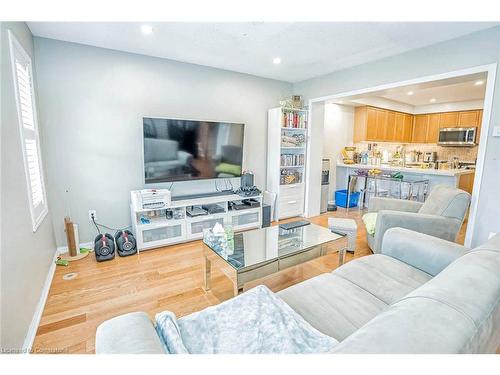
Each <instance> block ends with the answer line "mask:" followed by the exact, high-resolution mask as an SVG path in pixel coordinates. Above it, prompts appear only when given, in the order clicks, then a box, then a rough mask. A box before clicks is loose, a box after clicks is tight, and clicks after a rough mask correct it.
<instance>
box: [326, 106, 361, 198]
mask: <svg viewBox="0 0 500 375" xmlns="http://www.w3.org/2000/svg"><path fill="white" fill-rule="evenodd" d="M353 132H354V107H351V106H346V105H339V104H325V124H324V138H323V158H326V159H330V189H329V197H330V198H329V200H333V193H334V192H335V189H336V186H335V180H336V169H337V159H338V157H339V155H340V153H341V151H342V149H343V148H344V147H345V146H349V145H352V141H353Z"/></svg>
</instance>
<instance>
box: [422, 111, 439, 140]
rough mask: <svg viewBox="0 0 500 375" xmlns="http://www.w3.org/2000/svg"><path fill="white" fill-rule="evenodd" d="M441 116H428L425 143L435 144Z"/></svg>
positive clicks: (437, 114)
mask: <svg viewBox="0 0 500 375" xmlns="http://www.w3.org/2000/svg"><path fill="white" fill-rule="evenodd" d="M440 117H441V115H440V114H439V113H433V114H430V115H429V123H428V125H427V135H426V137H425V142H426V143H437V142H438V138H439V128H440V125H439V121H440Z"/></svg>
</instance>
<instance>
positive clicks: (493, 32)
mask: <svg viewBox="0 0 500 375" xmlns="http://www.w3.org/2000/svg"><path fill="white" fill-rule="evenodd" d="M499 41H500V27H495V28H492V29H487V30H484V31H481V32H477V33H474V34H470V35H467V36H464V37H461V38H457V39H453V40H450V41H447V42H443V43H439V44H435V45H432V46H429V47H425V48H421V49H417V50H413V51H410V52H407V53H404V54H400V55H397V56H393V57H389V58H385V59H382V60H378V61H374V62H370V63H366V64H363V65H359V66H356V67H353V68H350V69H345V70H342V71H338V72H334V73H331V74H327V75H324V76H321V77H317V78H314V79H310V80H307V81H303V82H298V83H295V84H294V93H296V94H301V95H304V97H305V99H306V100H308V99H313V98H318V97H322V96H327V95H334V94H340V93H343V92H347V91H352V90H358V89H364V88H369V87H374V86H378V85H383V84H388V83H393V82H399V81H404V80H409V79H414V78H419V77H423V76H429V75H434V74H440V73H446V72H450V71H455V70H461V69H465V68H470V67H474V66H479V65H486V64H492V63H499V62H500V42H499ZM499 73H500V72H499V71H498V67H497V78H496V83H495V94H494V97H493V108H492V113H491V122H490V129H489V134H488V138H487V144H486V159H485V163H484V173H483V179H482V181H481V190H480V196H479V201H478V211H477V219H476V227H475V234H474V236H473V238H472V246H473V247H474V246H477V245H479V244H481V243H483V242H484V241H486V239H487V238H488V234H489V233H490V232H500V219H499V217H498V212H499V210H500V194H499V191H500V184H499V183H498V176H500V162H499V155H500V137H492V136H491V133H492V131H493V126H495V125H500V76H499ZM313 121H314V111H313ZM313 125H314V122H313ZM322 142H323V140H322V139H317V138H316V139H314V138H313V139H312V140H311V149H312V150H321V149H322ZM321 157H322V155H321V154H320V153H319V152H316V153H313V154H312V155H311V159H310V165H311V169H312V170H311V174H310V176H315V175H317V174H318V173H319V172H318V171H317V170H316V169H318V170H320V168H321ZM318 184H319V180H318ZM316 190H317V189H314V188H313V189H311V190H310V192H311V194H315V191H316ZM317 212H319V202H318V205H317ZM309 214H312V215H314V214H316V212H315V210H314V209H313V210H310V211H309Z"/></svg>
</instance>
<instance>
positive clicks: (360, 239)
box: [33, 209, 465, 353]
mask: <svg viewBox="0 0 500 375" xmlns="http://www.w3.org/2000/svg"><path fill="white" fill-rule="evenodd" d="M333 216H335V217H350V218H353V219H355V220H356V221H357V223H358V236H357V241H356V251H355V253H354V254H347V256H346V261H349V260H351V259H353V258H357V257H362V256H365V255H369V254H371V251H370V249H369V248H368V246H367V243H366V240H365V234H366V232H365V229H364V225H363V223H362V221H361V215H360V213H359V212H358V211H357V210H351V212H349V214H346V212H345V210H343V209H339V210H338V211H336V212H332V213H326V214H322V215H320V216H317V217H314V218H310V219H309V220H310V221H311V222H313V223H316V224H318V225H322V226H325V227H326V226H327V222H328V217H333ZM464 232H465V226H464V227H463V228H462V231H461V234H460V236H459V242H462V243H463V237H464ZM202 260H203V258H202V245H201V241H194V242H190V243H185V244H179V245H173V246H169V247H165V248H161V249H155V250H150V251H144V252H142V253H141V254H140V255H136V256H130V257H125V258H121V257H116V258H115V259H114V260H112V261H109V262H103V263H98V262H96V260H95V257H94V256H93V254H92V255H91V256H88V257H86V258H84V259H83V260H81V261H78V262H75V263H71V264H70V265H69V266H68V267H62V266H58V267H57V269H56V272H55V275H54V279H53V281H52V285H51V288H50V292H49V296H48V299H47V303H46V305H45V309H44V312H43V316H42V319H41V322H40V326H39V327H38V331H37V334H36V338H35V342H34V345H33V348H34V350H35V351H36V352H51V353H52V352H57V353H93V352H94V341H95V331H96V328H97V326H98V325H99V324H101V323H102V322H103V321H105V320H107V319H110V318H112V317H114V316H117V315H120V314H124V313H127V312H132V311H145V312H147V313H148V314H149V315H150V316H151V318H154V315H155V314H156V313H158V312H160V311H163V310H170V311H173V312H174V313H175V314H176V315H177V316H183V315H187V314H190V313H192V312H194V311H198V310H201V309H203V308H205V307H208V306H210V305H215V304H218V303H220V302H222V301H224V300H226V299H229V298H231V297H232V291H233V289H232V284H231V282H230V281H229V280H228V279H227V278H226V277H225V276H224V275H223V274H221V273H220V272H218V270H217V269H214V270H212V289H211V290H210V291H209V292H205V291H204V290H203V288H202ZM337 266H338V254H336V253H334V254H328V255H326V256H324V257H322V258H318V259H315V260H312V261H310V262H308V263H305V264H303V265H301V266H297V267H293V268H290V269H288V270H284V271H281V272H279V273H278V274H275V275H272V276H269V277H267V278H265V279H261V280H260V281H259V282H255V283H253V284H252V283H249V284H247V285H246V286H245V288H249V287H252V286H253V285H255V284H257V283H263V284H265V285H267V286H268V287H269V288H271V289H272V290H273V291H278V290H281V289H284V288H286V287H288V286H290V285H293V284H295V283H297V282H300V281H302V280H305V279H309V278H311V277H314V276H316V275H318V274H321V273H324V272H329V271H332V270H333V269H335V268H336V267H337ZM70 272H77V273H78V276H77V277H76V278H75V279H73V280H68V281H65V280H63V279H62V277H63V275H65V274H67V273H70Z"/></svg>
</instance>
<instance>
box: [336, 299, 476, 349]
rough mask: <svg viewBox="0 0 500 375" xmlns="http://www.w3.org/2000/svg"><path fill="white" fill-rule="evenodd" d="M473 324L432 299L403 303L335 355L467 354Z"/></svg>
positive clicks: (392, 308)
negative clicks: (466, 345)
mask: <svg viewBox="0 0 500 375" xmlns="http://www.w3.org/2000/svg"><path fill="white" fill-rule="evenodd" d="M474 331H475V327H474V324H473V322H472V321H471V320H470V319H468V318H467V317H465V316H464V315H463V314H461V313H460V312H458V311H456V310H455V309H453V308H451V307H449V306H447V305H445V304H443V303H441V302H438V301H434V300H432V299H426V298H422V297H420V298H411V299H406V300H402V301H399V302H397V303H395V304H394V305H392V306H391V307H390V308H388V309H387V310H386V311H384V312H383V313H382V314H380V315H378V316H376V317H375V318H374V319H372V320H371V321H370V322H368V323H367V324H366V325H365V326H363V327H361V328H360V329H359V330H357V331H356V332H354V333H353V334H352V335H351V336H349V337H348V338H346V339H345V340H344V341H342V342H341V343H340V344H338V345H337V346H336V347H335V348H333V350H332V352H333V353H343V354H348V353H356V354H403V353H404V354H424V353H428V354H447V353H461V352H464V350H463V349H464V346H463V345H464V343H466V342H467V340H468V339H469V338H470V337H472V336H473V335H474Z"/></svg>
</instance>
